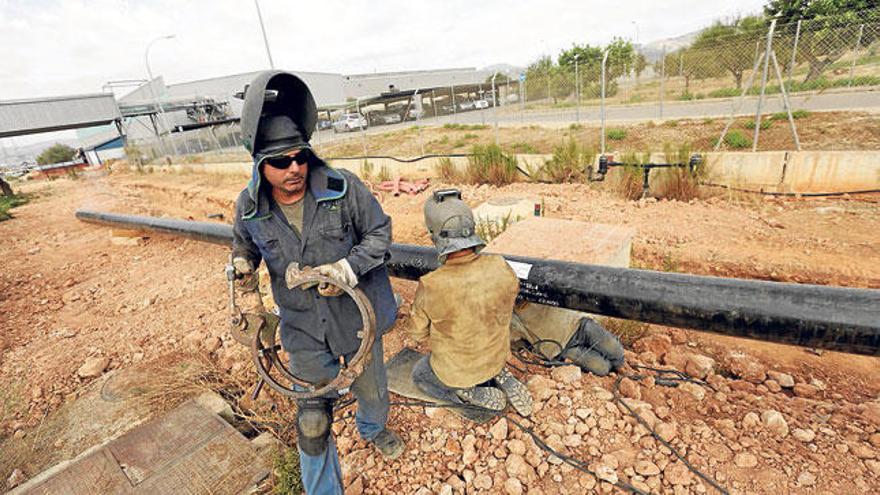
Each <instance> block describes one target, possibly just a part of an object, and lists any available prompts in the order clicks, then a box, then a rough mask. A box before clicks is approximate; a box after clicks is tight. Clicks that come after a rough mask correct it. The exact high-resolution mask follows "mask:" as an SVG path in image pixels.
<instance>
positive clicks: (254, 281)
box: [232, 257, 259, 290]
mask: <svg viewBox="0 0 880 495" xmlns="http://www.w3.org/2000/svg"><path fill="white" fill-rule="evenodd" d="M232 267H233V268H235V273H236V274H237V275H239V276H240V277H239V278H238V280H237V282H238V286H239V287H241V288H242V289H245V290H254V289H256V288H257V286H258V285H259V279H258V278H257V276H256V273H255V272H254V264H253V263H251V260H249V259H247V258H242V257H235V258H232Z"/></svg>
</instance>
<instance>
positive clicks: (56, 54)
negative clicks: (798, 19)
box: [0, 0, 766, 100]
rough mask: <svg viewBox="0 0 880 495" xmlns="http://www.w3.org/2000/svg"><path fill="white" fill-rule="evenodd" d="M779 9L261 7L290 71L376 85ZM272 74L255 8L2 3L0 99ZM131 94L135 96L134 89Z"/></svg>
mask: <svg viewBox="0 0 880 495" xmlns="http://www.w3.org/2000/svg"><path fill="white" fill-rule="evenodd" d="M765 2H766V0H738V1H736V2H729V1H714V0H663V1H656V0H618V1H615V2H608V1H595V0H589V1H586V0H580V1H578V0H568V1H561V0H548V1H540V2H539V1H521V0H478V1H473V0H436V1H435V0H431V1H429V0H372V1H367V0H349V1H342V0H320V1H311V2H303V1H296V0H286V1H285V0H259V5H260V8H261V10H262V14H263V21H264V23H265V27H266V32H267V36H268V40H269V46H270V49H271V51H272V57H273V59H274V62H275V66H276V68H282V69H291V70H303V71H318V72H334V73H344V74H351V73H363V72H383V71H396V70H415V69H432V68H444V67H476V68H482V67H485V66H488V65H494V64H499V63H507V64H512V65H517V66H525V65H527V64H528V63H529V62H531V61H533V60H535V59H536V58H538V57H540V56H541V55H543V54H550V53H552V54H554V55H555V54H558V52H559V51H560V50H561V49H564V48H567V47H570V46H571V45H572V43H590V44H605V43H607V42H608V41H610V40H611V39H612V38H614V37H621V38H626V39H630V40H632V41H634V42H635V41H638V42H641V43H648V42H651V41H655V40H659V39H665V38H671V37H675V36H679V35H682V34H686V33H689V32H692V31H695V30H698V29H699V28H701V27H704V26H706V25H708V24H710V23H711V22H712V21H713V20H716V19H721V18H729V17H732V16H735V15H740V14H750V13H755V12H757V11H759V10H760V9H761V6H762V5H763V4H764V3H765ZM163 35H174V36H175V37H174V38H173V39H170V40H160V41H157V42H155V43H154V44H153V45H152V47H151V48H150V51H149V62H150V67H151V69H152V72H153V75H154V76H159V75H162V76H163V77H164V79H165V82H166V83H168V84H174V83H178V82H184V81H190V80H194V79H201V78H207V77H215V76H221V75H226V74H235V73H241V72H248V71H253V70H260V69H268V68H269V61H268V58H267V56H266V50H265V47H264V44H263V38H262V34H261V32H260V24H259V20H258V17H257V11H256V8H255V3H254V1H253V0H210V1H208V0H187V1H182V0H141V1H136V0H63V1H61V0H0V37H2V42H0V61H2V63H0V100H9V99H19V98H36V97H42V96H58V95H65V94H75V93H94V92H100V91H101V90H102V86H104V84H105V83H107V82H108V81H114V80H123V79H145V78H146V77H147V71H146V67H145V60H144V58H145V50H146V48H147V46H148V45H149V44H150V42H151V41H152V40H154V39H156V38H157V37H160V36H163ZM121 92H122V93H123V94H124V93H125V92H126V90H122V91H121Z"/></svg>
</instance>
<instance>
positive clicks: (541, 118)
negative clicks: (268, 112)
mask: <svg viewBox="0 0 880 495" xmlns="http://www.w3.org/2000/svg"><path fill="white" fill-rule="evenodd" d="M790 100H791V107H792V108H793V109H803V110H809V111H811V112H828V111H862V112H864V111H868V112H878V113H880V91H870V90H869V91H855V92H850V91H846V92H834V93H832V92H826V93H811V94H799V95H795V96H791V97H790ZM757 103H758V97H757V96H752V97H747V98H744V99H740V98H725V99H715V100H701V101H672V102H665V103H664V105H663V109H662V115H661V112H660V105H659V103H647V104H638V105H610V106H608V107H607V108H606V120H607V121H609V122H638V121H646V120H674V119H688V118H719V117H727V116H729V115H730V114H731V111H734V113H735V114H736V115H754V114H755V112H756V110H757ZM517 108H519V107H515V106H514V105H511V106H508V107H506V108H505V107H502V108H499V109H498V124H499V125H514V124H548V125H569V124H572V123H575V122H578V121H579V122H581V123H584V124H598V123H599V122H600V121H601V109H600V107H598V106H584V107H581V109H580V116H579V119H578V112H577V111H576V109H574V108H570V109H564V110H550V111H542V110H529V111H525V112H523V111H517ZM783 110H784V107H783V105H782V98H781V95H778V94H776V95H770V96H765V98H764V105H763V112H762V113H764V114H768V113H775V112H781V111H783ZM494 122H495V116H494V110H493V109H491V108H490V109H486V110H476V111H470V112H464V113H458V114H454V115H444V116H440V117H429V118H426V119H423V120H421V121H419V122H418V125H429V126H430V125H443V124H447V123H459V124H489V125H492V124H493V123H494ZM416 124H417V123H416V122H412V121H410V122H402V123H400V124H393V125H383V126H378V127H371V128H369V129H367V130H366V131H365V134H367V135H370V134H382V133H386V132H391V131H396V130H401V129H406V128H409V127H411V126H413V125H416ZM315 139H317V140H319V141H320V142H323V143H329V142H332V141H337V140H339V139H359V133H347V134H334V133H333V131H330V130H327V131H321V132H320V133H317V134H316V138H315Z"/></svg>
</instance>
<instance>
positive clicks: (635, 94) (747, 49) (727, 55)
mask: <svg viewBox="0 0 880 495" xmlns="http://www.w3.org/2000/svg"><path fill="white" fill-rule="evenodd" d="M769 34H770V33H769V23H768V22H767V21H766V20H763V19H755V18H745V19H742V20H739V21H736V22H731V23H728V24H724V25H722V24H718V25H715V26H712V27H709V28H707V29H706V30H704V31H702V32H701V33H700V34H699V35H697V36H696V38H695V39H694V40H693V41H692V42H691V43H689V44H688V45H687V46H679V47H673V46H666V47H662V48H660V50H655V51H647V50H640V49H638V48H633V47H632V46H631V45H630V44H628V43H622V42H619V41H618V42H614V43H611V44H610V45H608V47H606V50H607V52H608V59H607V63H606V64H605V77H606V79H605V91H604V95H605V98H604V103H605V105H607V106H613V105H618V106H619V105H643V106H644V105H653V106H654V107H655V108H654V112H653V114H652V113H648V112H645V113H644V114H643V115H644V116H643V117H642V118H645V119H650V118H665V117H667V115H666V114H665V113H664V110H669V108H670V107H672V106H675V105H676V104H678V103H681V102H697V101H700V100H715V99H721V98H734V97H739V96H741V95H743V91H745V96H756V95H759V94H760V93H761V88H762V72H763V63H762V61H763V60H764V59H763V54H764V52H765V50H766V49H767V48H768V35H769ZM770 40H771V41H770V43H769V48H770V50H771V51H772V52H773V53H774V54H775V58H776V60H777V61H778V65H779V67H780V71H781V75H782V81H783V82H784V84H785V87H786V89H787V90H788V92H789V93H791V94H794V95H797V94H799V93H804V92H811V91H822V90H826V91H827V90H835V89H841V88H871V87H877V86H880V10H871V11H862V12H853V13H848V14H846V15H841V16H835V17H825V18H821V19H812V20H803V21H798V22H791V23H787V24H777V25H776V26H775V29H774V31H773V33H772V38H770ZM572 51H574V50H571V51H569V52H572ZM602 56H603V53H602V52H601V50H600V49H594V50H593V52H592V53H583V54H582V57H581V59H580V60H576V59H575V58H573V57H572V56H571V53H567V54H566V53H564V54H563V56H560V57H559V58H558V60H552V59H551V58H549V57H546V58H544V59H541V60H539V61H537V62H535V63H533V64H532V65H531V66H530V67H529V69H528V70H527V71H526V73H525V76H526V80H525V83H524V85H523V86H524V87H523V90H522V94H523V96H524V98H525V101H524V105H522V108H520V109H516V110H519V111H524V112H526V113H528V112H529V111H533V112H534V111H542V112H548V111H562V112H565V113H569V114H572V113H573V114H576V113H578V112H577V108H576V107H577V106H581V107H590V106H599V105H600V104H601V103H602V101H603V98H602V63H601V60H602ZM771 61H772V59H771ZM768 69H769V72H770V74H769V77H768V80H767V82H766V85H765V86H764V93H765V94H777V93H780V84H779V80H778V79H779V78H777V77H776V75H775V74H774V73H773V72H774V69H773V64H772V62H771V63H770V65H769V67H768ZM750 81H751V84H748V83H749V82H750ZM575 116H576V115H575ZM693 116H695V117H699V116H700V114H699V112H696V113H694V114H693ZM707 116H708V113H707ZM636 118H639V117H636Z"/></svg>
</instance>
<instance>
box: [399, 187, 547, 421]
mask: <svg viewBox="0 0 880 495" xmlns="http://www.w3.org/2000/svg"><path fill="white" fill-rule="evenodd" d="M425 224H426V225H427V228H428V231H429V232H430V234H431V239H432V240H433V241H434V245H435V246H436V247H437V253H438V257H439V259H440V263H441V264H442V266H441V267H440V268H438V269H437V270H435V271H434V272H432V273H429V274H427V275H425V276H423V277H422V278H421V280H420V281H419V286H418V289H417V291H416V296H415V300H414V302H413V305H412V315H411V316H412V322H411V327H410V331H411V334H412V336H413V338H414V339H415V340H416V341H423V340H425V339H426V338H427V339H428V340H429V343H430V348H431V352H430V353H429V354H428V355H427V356H425V357H424V358H422V360H421V361H419V362H418V363H417V364H416V365H415V367H414V368H413V374H412V378H413V381H414V382H415V384H416V386H418V387H419V389H420V390H421V391H422V392H424V393H426V394H428V395H430V396H432V397H435V398H436V399H438V400H441V401H444V402H450V403H464V404H468V405H473V406H478V407H483V408H487V409H492V410H496V411H501V410H503V409H504V407H505V406H506V405H507V402H508V400H509V401H510V403H511V405H513V407H514V409H516V411H517V412H518V413H519V414H522V415H524V416H526V415H529V414H531V411H532V399H531V396H530V395H529V392H528V389H526V387H525V385H523V384H522V383H521V382H520V381H519V380H517V379H516V378H515V377H514V376H513V375H512V374H511V373H510V371H508V370H507V369H506V368H505V364H506V363H507V358H508V357H509V356H510V319H511V314H512V311H513V305H514V302H515V301H516V296H517V294H518V293H519V280H518V279H517V278H516V275H515V274H514V273H513V270H511V268H510V267H509V266H508V265H507V263H506V262H505V261H504V258H502V257H501V256H498V255H481V254H478V252H479V251H480V250H481V249H482V248H483V247H484V246H485V242H483V240H482V239H481V238H480V236H479V235H477V234H476V231H475V227H476V225H475V222H474V217H473V213H472V212H471V210H470V208H468V206H467V205H466V204H465V203H464V202H463V201H462V200H461V193H460V192H459V191H457V190H454V189H448V190H441V191H435V192H434V195H433V197H431V198H430V199H428V201H427V202H425Z"/></svg>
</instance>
